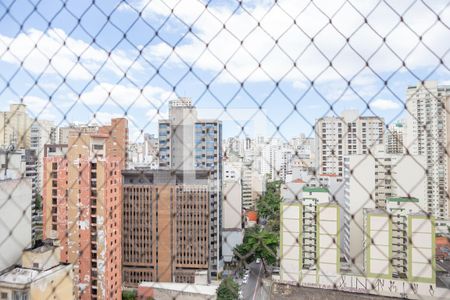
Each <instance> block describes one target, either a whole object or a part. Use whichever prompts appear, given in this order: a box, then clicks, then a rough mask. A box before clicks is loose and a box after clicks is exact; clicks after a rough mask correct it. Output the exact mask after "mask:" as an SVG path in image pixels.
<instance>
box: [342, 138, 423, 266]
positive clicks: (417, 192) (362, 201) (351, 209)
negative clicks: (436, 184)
mask: <svg viewBox="0 0 450 300" xmlns="http://www.w3.org/2000/svg"><path fill="white" fill-rule="evenodd" d="M344 165H345V172H344V174H345V193H344V198H345V200H344V203H345V205H344V206H345V218H344V239H343V243H344V246H343V253H344V256H345V257H346V259H347V261H348V262H351V263H352V267H353V269H354V271H355V272H362V271H363V258H364V257H363V251H364V249H363V237H364V214H363V210H364V209H375V208H377V209H386V201H388V200H389V199H390V198H395V197H405V196H407V197H408V196H409V197H415V198H417V199H420V201H418V202H416V203H414V205H415V207H416V211H417V212H420V211H422V212H424V211H425V209H426V202H425V201H424V199H425V197H426V183H425V178H426V169H425V167H424V165H425V157H423V156H411V155H403V154H387V153H386V152H385V150H384V146H383V145H379V146H377V147H375V148H374V149H373V152H372V153H371V154H370V155H350V156H348V157H346V158H345V163H344Z"/></svg>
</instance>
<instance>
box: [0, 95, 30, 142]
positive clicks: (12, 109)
mask: <svg viewBox="0 0 450 300" xmlns="http://www.w3.org/2000/svg"><path fill="white" fill-rule="evenodd" d="M31 124H32V119H31V118H30V117H29V116H28V113H27V106H26V105H25V104H11V105H10V106H9V111H6V112H0V148H3V149H6V148H7V147H9V146H10V145H14V146H15V147H16V148H17V149H29V148H30V127H31Z"/></svg>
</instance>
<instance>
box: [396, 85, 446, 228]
mask: <svg viewBox="0 0 450 300" xmlns="http://www.w3.org/2000/svg"><path fill="white" fill-rule="evenodd" d="M406 93H407V100H406V107H407V111H408V114H407V117H406V126H407V128H406V129H407V136H406V137H407V139H406V143H405V144H406V147H407V148H408V151H409V153H411V154H412V155H423V156H425V157H426V166H425V169H426V170H427V176H426V185H427V198H426V202H427V212H429V213H431V214H432V215H433V216H435V217H436V218H437V219H443V220H447V219H448V218H449V211H450V210H449V205H450V201H449V194H448V189H449V181H450V177H449V174H448V170H449V164H450V160H449V158H448V153H447V151H448V145H449V142H450V119H449V117H450V114H449V108H450V107H449V99H450V85H438V83H437V82H436V81H425V82H424V83H423V84H422V83H418V84H417V85H413V86H408V89H407V91H406Z"/></svg>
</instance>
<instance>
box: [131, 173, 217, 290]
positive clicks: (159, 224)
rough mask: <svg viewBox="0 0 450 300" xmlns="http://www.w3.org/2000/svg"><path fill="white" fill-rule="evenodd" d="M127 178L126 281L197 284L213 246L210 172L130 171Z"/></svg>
mask: <svg viewBox="0 0 450 300" xmlns="http://www.w3.org/2000/svg"><path fill="white" fill-rule="evenodd" d="M123 176H124V200H123V223H122V224H123V227H122V235H123V241H122V244H123V245H122V258H123V274H124V283H125V285H126V286H130V287H137V286H138V285H139V283H141V282H143V281H153V282H179V283H194V281H195V277H196V275H198V274H200V273H205V274H208V272H207V271H210V265H211V262H210V257H209V253H210V248H211V247H212V241H211V240H210V238H211V234H210V232H209V231H210V230H211V229H210V228H212V227H211V224H210V223H211V221H212V220H211V218H210V210H209V209H210V206H209V203H210V201H211V197H212V195H211V192H210V185H211V182H210V178H209V173H208V172H207V171H190V172H187V171H186V172H184V171H171V170H154V171H153V170H146V171H138V170H127V171H124V172H123ZM215 230H217V229H215Z"/></svg>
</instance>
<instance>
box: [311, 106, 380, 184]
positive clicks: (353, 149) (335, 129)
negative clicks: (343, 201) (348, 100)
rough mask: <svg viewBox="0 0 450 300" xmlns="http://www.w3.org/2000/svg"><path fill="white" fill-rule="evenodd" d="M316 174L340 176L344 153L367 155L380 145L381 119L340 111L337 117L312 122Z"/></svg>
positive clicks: (342, 169)
mask: <svg viewBox="0 0 450 300" xmlns="http://www.w3.org/2000/svg"><path fill="white" fill-rule="evenodd" d="M315 135H316V146H317V155H316V158H317V162H316V163H317V170H318V174H329V175H336V176H338V177H343V176H344V156H346V155H354V154H361V155H362V154H368V153H369V150H370V149H371V148H372V147H374V146H375V145H378V144H384V120H383V119H382V118H379V117H375V116H359V115H358V112H357V111H353V110H349V111H344V112H343V113H342V114H341V116H340V117H323V118H320V119H318V120H317V121H316V125H315Z"/></svg>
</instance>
